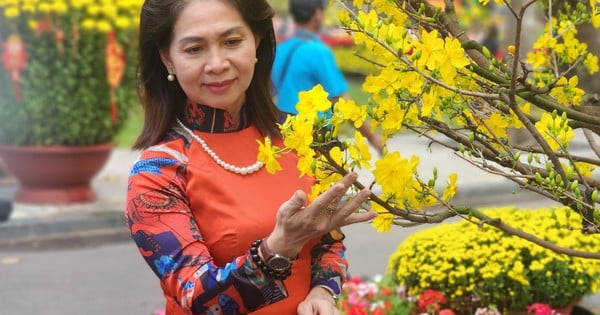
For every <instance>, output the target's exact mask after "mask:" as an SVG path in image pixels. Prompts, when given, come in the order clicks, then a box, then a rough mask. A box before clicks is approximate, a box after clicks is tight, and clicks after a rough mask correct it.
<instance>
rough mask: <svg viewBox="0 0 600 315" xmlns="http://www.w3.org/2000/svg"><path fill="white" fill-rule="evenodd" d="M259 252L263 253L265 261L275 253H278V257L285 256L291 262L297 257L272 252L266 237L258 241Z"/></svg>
mask: <svg viewBox="0 0 600 315" xmlns="http://www.w3.org/2000/svg"><path fill="white" fill-rule="evenodd" d="M260 252H261V254H262V255H263V259H264V260H265V262H268V261H269V259H271V258H272V257H273V256H275V255H279V256H280V257H285V258H287V259H289V260H290V261H291V262H294V261H295V260H296V259H298V255H296V257H294V258H290V257H287V256H285V255H281V254H276V253H273V251H271V249H270V248H269V245H267V239H266V238H265V239H263V240H262V242H261V243H260Z"/></svg>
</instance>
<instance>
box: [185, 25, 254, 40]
mask: <svg viewBox="0 0 600 315" xmlns="http://www.w3.org/2000/svg"><path fill="white" fill-rule="evenodd" d="M242 28H243V26H235V27H232V28H230V29H228V30H226V31H224V32H223V33H221V34H219V38H225V37H227V36H229V35H231V34H233V33H235V32H237V31H239V30H241V29H242ZM205 40H206V39H205V38H204V37H202V36H186V37H184V38H182V39H180V40H179V42H180V43H197V42H203V41H205Z"/></svg>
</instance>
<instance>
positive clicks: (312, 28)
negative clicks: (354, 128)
mask: <svg viewBox="0 0 600 315" xmlns="http://www.w3.org/2000/svg"><path fill="white" fill-rule="evenodd" d="M326 6H327V0H290V1H289V11H290V13H291V15H292V17H293V19H294V24H295V29H294V31H293V32H292V34H291V36H290V37H288V38H287V39H286V40H285V41H283V42H281V43H279V44H278V45H277V50H276V54H275V63H274V64H273V71H272V80H273V84H274V86H275V97H276V99H275V101H276V105H277V107H278V108H279V109H280V110H281V111H283V112H286V113H289V114H293V115H295V114H297V113H298V112H297V110H296V104H297V103H298V93H299V92H302V91H308V90H311V89H312V88H313V87H315V86H316V85H318V84H321V86H323V89H325V91H326V92H327V93H328V94H329V96H330V98H331V101H332V102H333V103H335V102H336V101H337V99H338V98H340V97H342V98H348V94H347V92H348V89H349V85H348V82H347V81H346V77H345V76H344V74H343V73H342V71H341V69H340V68H339V67H338V65H337V62H336V60H335V56H334V54H333V51H332V50H331V48H329V46H327V44H325V43H324V42H323V41H322V40H321V39H320V37H319V35H318V34H319V32H320V30H321V28H322V27H323V22H324V20H325V8H326ZM358 130H359V131H360V132H361V134H362V135H363V136H365V138H367V140H369V142H370V143H371V144H372V145H373V146H374V147H375V148H376V149H377V151H378V152H381V151H382V149H383V142H382V139H381V136H380V135H378V134H376V133H373V132H371V126H370V125H369V124H368V123H366V122H365V123H364V124H363V125H362V126H361V127H360V128H359V129H358Z"/></svg>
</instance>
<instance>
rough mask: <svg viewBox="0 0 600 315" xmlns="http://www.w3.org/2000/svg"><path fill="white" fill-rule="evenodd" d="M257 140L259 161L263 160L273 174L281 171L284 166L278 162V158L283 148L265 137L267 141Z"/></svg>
mask: <svg viewBox="0 0 600 315" xmlns="http://www.w3.org/2000/svg"><path fill="white" fill-rule="evenodd" d="M256 142H258V161H259V162H263V163H264V164H265V168H266V169H267V171H268V172H269V173H271V174H274V173H275V172H277V171H280V170H281V169H282V168H281V165H280V164H279V162H277V158H278V157H279V155H280V153H279V152H280V151H281V149H280V148H278V147H277V146H274V145H272V144H271V141H270V140H269V139H265V141H259V140H256Z"/></svg>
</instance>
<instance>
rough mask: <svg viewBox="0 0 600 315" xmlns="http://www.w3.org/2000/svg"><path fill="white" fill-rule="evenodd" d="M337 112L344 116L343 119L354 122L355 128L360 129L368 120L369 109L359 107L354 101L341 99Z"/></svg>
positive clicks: (337, 105) (336, 108) (336, 107)
mask: <svg viewBox="0 0 600 315" xmlns="http://www.w3.org/2000/svg"><path fill="white" fill-rule="evenodd" d="M335 110H336V111H337V112H339V113H341V114H342V117H343V119H345V120H350V121H352V122H353V124H354V127H355V128H358V127H360V126H361V125H362V124H363V123H364V122H365V120H366V119H367V107H366V106H357V105H356V103H355V102H354V101H353V100H346V99H344V98H340V99H339V100H338V102H337V104H336V106H335Z"/></svg>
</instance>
